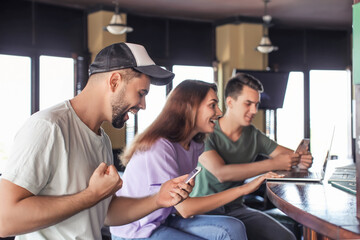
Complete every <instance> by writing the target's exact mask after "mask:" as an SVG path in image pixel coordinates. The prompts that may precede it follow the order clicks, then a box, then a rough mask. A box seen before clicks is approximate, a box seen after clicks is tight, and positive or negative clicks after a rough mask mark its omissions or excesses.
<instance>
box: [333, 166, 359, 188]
mask: <svg viewBox="0 0 360 240" xmlns="http://www.w3.org/2000/svg"><path fill="white" fill-rule="evenodd" d="M328 182H329V183H331V185H332V186H333V187H336V188H338V189H341V190H343V191H346V192H349V193H351V194H356V166H355V164H354V165H350V166H346V167H338V168H335V171H334V173H333V174H332V175H331V176H330V178H329V179H328Z"/></svg>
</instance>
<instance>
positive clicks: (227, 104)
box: [225, 96, 234, 108]
mask: <svg viewBox="0 0 360 240" xmlns="http://www.w3.org/2000/svg"><path fill="white" fill-rule="evenodd" d="M233 101H234V99H232V97H230V96H228V97H227V98H226V99H225V103H226V106H227V107H229V108H231V107H232V105H233Z"/></svg>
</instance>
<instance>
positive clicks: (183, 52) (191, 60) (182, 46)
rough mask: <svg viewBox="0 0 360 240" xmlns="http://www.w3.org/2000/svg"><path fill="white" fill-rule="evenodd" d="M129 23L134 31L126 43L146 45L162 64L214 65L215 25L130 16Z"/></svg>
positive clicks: (152, 55) (153, 56) (128, 36)
mask: <svg viewBox="0 0 360 240" xmlns="http://www.w3.org/2000/svg"><path fill="white" fill-rule="evenodd" d="M127 24H128V25H129V26H131V27H133V28H134V31H133V32H132V33H129V34H128V35H127V41H128V42H133V43H139V44H142V45H144V46H145V47H146V48H147V49H148V51H149V54H150V55H151V57H152V58H154V60H155V61H156V62H157V63H159V64H163V65H172V64H184V65H203V66H211V65H212V61H213V60H214V59H215V48H214V39H215V35H214V32H215V31H214V26H213V24H212V23H207V22H191V21H184V20H169V19H162V18H151V17H143V16H136V15H131V14H128V18H127Z"/></svg>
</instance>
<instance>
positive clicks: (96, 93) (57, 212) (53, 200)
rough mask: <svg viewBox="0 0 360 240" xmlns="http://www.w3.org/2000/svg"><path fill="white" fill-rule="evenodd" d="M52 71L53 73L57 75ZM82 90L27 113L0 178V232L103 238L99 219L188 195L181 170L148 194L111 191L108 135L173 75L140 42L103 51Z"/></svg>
mask: <svg viewBox="0 0 360 240" xmlns="http://www.w3.org/2000/svg"><path fill="white" fill-rule="evenodd" d="M54 74H56V73H54ZM89 74H90V77H89V80H88V83H87V85H86V87H85V88H84V90H83V91H82V92H81V93H80V94H79V95H77V96H76V97H74V98H73V99H71V100H68V101H65V102H63V103H60V104H58V105H55V106H53V107H51V108H49V109H46V110H44V111H40V112H37V113H35V114H34V115H32V116H31V117H30V118H29V120H28V121H27V122H26V123H25V124H24V126H23V127H22V128H21V129H20V131H19V132H18V133H17V135H16V137H15V142H14V147H13V149H14V150H13V152H12V154H11V156H10V159H9V160H8V164H7V167H6V169H5V171H4V172H3V176H2V179H1V180H0V196H1V204H0V237H3V236H13V235H17V238H16V239H36V240H38V239H101V228H102V226H103V225H104V223H105V224H106V225H122V224H126V223H129V222H132V221H134V220H137V219H139V218H141V217H143V216H145V215H147V214H149V213H150V212H152V211H154V210H156V209H159V208H161V207H170V206H173V205H176V204H177V203H179V202H180V201H182V200H183V199H185V198H187V197H188V194H189V192H191V190H192V186H193V184H194V183H193V182H192V183H191V185H189V184H185V183H184V179H185V177H186V176H182V177H179V178H176V179H173V180H170V181H168V182H166V183H165V184H163V186H162V188H161V189H160V191H159V192H158V193H157V194H155V195H153V196H149V197H145V198H136V199H135V198H125V197H116V196H115V195H114V193H115V192H116V191H117V190H118V189H120V188H121V186H122V180H121V179H120V177H119V175H118V172H117V170H116V168H115V167H114V165H113V155H112V147H111V143H110V140H109V137H108V136H107V135H106V133H105V132H104V130H103V129H102V128H101V124H102V123H103V122H104V121H109V122H111V123H112V125H113V126H114V127H116V128H121V127H123V125H124V123H125V122H126V120H128V119H129V116H128V112H132V113H137V112H138V111H139V110H140V109H145V96H146V94H147V93H148V91H149V88H150V83H152V84H156V85H165V84H167V83H169V82H170V81H171V80H172V79H173V77H174V74H173V73H171V72H169V71H167V70H164V69H162V68H161V67H159V66H157V65H155V63H154V62H153V61H152V60H151V58H150V57H149V55H148V54H147V52H146V50H145V48H144V47H143V46H141V45H137V44H130V43H116V44H113V45H110V46H108V47H106V48H104V49H103V50H101V51H100V52H99V53H98V54H97V56H96V57H95V60H94V62H93V63H92V64H91V65H90V68H89Z"/></svg>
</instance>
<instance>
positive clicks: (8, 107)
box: [0, 54, 31, 173]
mask: <svg viewBox="0 0 360 240" xmlns="http://www.w3.org/2000/svg"><path fill="white" fill-rule="evenodd" d="M0 86H1V88H0V106H1V112H2V113H3V115H2V116H3V117H2V118H0V128H1V130H0V131H1V134H0V173H1V172H2V171H3V168H4V165H5V161H6V160H7V159H8V158H9V154H10V149H11V147H12V143H13V140H14V136H15V134H16V132H17V131H18V130H19V128H20V127H21V126H22V124H23V123H24V122H25V120H26V119H27V118H28V117H29V116H30V114H31V102H30V99H31V98H30V95H31V59H30V58H29V57H23V56H12V55H1V54H0Z"/></svg>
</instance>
